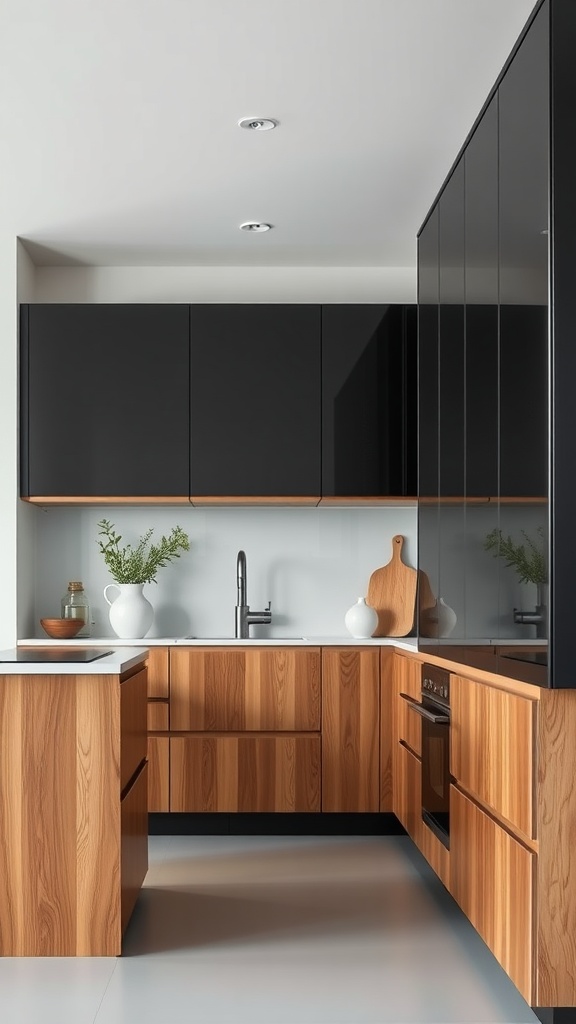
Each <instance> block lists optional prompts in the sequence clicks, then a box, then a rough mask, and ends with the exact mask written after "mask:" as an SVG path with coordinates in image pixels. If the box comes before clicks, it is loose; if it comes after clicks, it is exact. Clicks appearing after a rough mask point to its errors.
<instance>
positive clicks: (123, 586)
mask: <svg viewBox="0 0 576 1024" xmlns="http://www.w3.org/2000/svg"><path fill="white" fill-rule="evenodd" d="M98 528H99V534H100V537H101V538H102V539H101V540H99V541H98V546H99V548H100V551H101V553H102V555H103V556H104V561H105V563H106V566H107V568H108V571H109V573H110V575H111V577H112V579H113V580H114V581H115V582H114V583H109V584H108V586H106V587H104V598H105V600H106V602H107V603H108V604H109V605H110V613H109V615H110V625H111V626H112V629H113V630H114V632H115V633H116V635H117V636H120V637H123V638H125V639H136V638H141V637H144V636H146V633H147V632H148V630H149V629H150V626H151V625H152V621H153V619H154V610H153V608H152V605H151V604H150V602H149V601H148V599H147V598H146V597H144V594H143V593H142V591H143V587H144V584H145V583H156V575H157V573H158V570H159V569H160V568H162V566H164V565H168V563H169V562H171V561H172V559H174V558H180V552H181V551H189V550H190V540H189V538H188V535H187V534H186V533H185V532H184V530H183V529H182V527H181V526H175V527H173V529H172V532H171V533H170V534H169V536H168V537H164V536H162V537H161V538H160V541H159V543H158V544H152V543H151V537H152V534H153V532H154V531H153V530H147V531H146V533H145V534H143V536H141V537H140V540H139V541H138V544H137V545H136V546H135V547H134V546H133V545H132V544H125V545H124V546H123V547H120V544H121V541H122V536H121V535H120V534H119V533H116V530H115V527H114V524H113V523H111V522H110V521H109V520H108V519H101V520H100V522H99V523H98ZM111 587H114V588H115V589H116V590H118V591H119V594H118V596H117V597H116V599H115V600H113V601H111V600H110V598H109V597H108V590H109V589H110V588H111Z"/></svg>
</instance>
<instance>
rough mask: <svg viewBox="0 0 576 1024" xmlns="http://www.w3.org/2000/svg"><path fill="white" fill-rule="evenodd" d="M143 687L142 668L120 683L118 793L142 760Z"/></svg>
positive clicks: (143, 738) (145, 677)
mask: <svg viewBox="0 0 576 1024" xmlns="http://www.w3.org/2000/svg"><path fill="white" fill-rule="evenodd" d="M147 686H148V681H147V672H146V669H145V668H144V669H142V670H141V671H140V672H137V673H136V674H135V675H133V676H130V677H129V678H128V679H126V680H124V682H122V683H121V684H120V721H121V735H120V792H123V791H124V789H125V787H126V786H127V785H128V783H129V781H130V779H131V778H132V776H133V775H134V773H135V772H136V771H137V769H138V768H139V766H140V765H141V764H142V762H143V761H145V760H146V730H147Z"/></svg>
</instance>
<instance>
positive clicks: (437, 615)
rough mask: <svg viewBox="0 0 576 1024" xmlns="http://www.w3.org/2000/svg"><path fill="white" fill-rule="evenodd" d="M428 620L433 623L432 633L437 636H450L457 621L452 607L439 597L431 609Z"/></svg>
mask: <svg viewBox="0 0 576 1024" xmlns="http://www.w3.org/2000/svg"><path fill="white" fill-rule="evenodd" d="M429 620H430V622H433V623H434V625H435V631H434V632H433V634H432V635H433V636H437V637H441V636H450V634H451V632H452V630H453V629H454V626H455V625H456V623H457V621H458V619H457V616H456V612H455V611H454V609H453V608H451V607H450V605H449V604H446V602H445V601H444V600H443V598H441V597H439V598H438V600H437V601H436V604H435V605H434V608H432V609H431V611H430V614H429Z"/></svg>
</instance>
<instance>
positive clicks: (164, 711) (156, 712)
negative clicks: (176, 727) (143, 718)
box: [148, 700, 170, 732]
mask: <svg viewBox="0 0 576 1024" xmlns="http://www.w3.org/2000/svg"><path fill="white" fill-rule="evenodd" d="M169 727H170V705H169V703H168V701H167V700H149V701H148V732H167V731H168V729H169Z"/></svg>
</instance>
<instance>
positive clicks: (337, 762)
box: [322, 647, 380, 811]
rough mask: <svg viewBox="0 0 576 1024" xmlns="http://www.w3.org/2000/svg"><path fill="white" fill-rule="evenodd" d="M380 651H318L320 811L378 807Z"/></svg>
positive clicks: (335, 649) (344, 649)
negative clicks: (320, 706)
mask: <svg viewBox="0 0 576 1024" xmlns="http://www.w3.org/2000/svg"><path fill="white" fill-rule="evenodd" d="M379 720H380V652H379V650H378V648H373V647H369V648H358V647H352V648H351V647H325V648H323V650H322V810H323V811H378V810H379V808H380V778H379V776H380V750H379V746H380V728H379Z"/></svg>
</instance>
